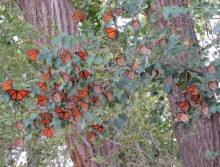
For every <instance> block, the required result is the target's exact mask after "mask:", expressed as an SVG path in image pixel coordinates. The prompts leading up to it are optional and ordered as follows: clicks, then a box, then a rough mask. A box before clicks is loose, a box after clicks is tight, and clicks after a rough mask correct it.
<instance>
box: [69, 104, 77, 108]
mask: <svg viewBox="0 0 220 167" xmlns="http://www.w3.org/2000/svg"><path fill="white" fill-rule="evenodd" d="M68 108H69V109H76V108H77V104H76V103H69V104H68Z"/></svg>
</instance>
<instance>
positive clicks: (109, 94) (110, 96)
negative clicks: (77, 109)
mask: <svg viewBox="0 0 220 167" xmlns="http://www.w3.org/2000/svg"><path fill="white" fill-rule="evenodd" d="M102 95H104V96H105V97H106V98H107V99H108V100H109V101H112V92H110V91H106V92H102Z"/></svg>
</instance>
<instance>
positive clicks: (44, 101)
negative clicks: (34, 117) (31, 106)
mask: <svg viewBox="0 0 220 167" xmlns="http://www.w3.org/2000/svg"><path fill="white" fill-rule="evenodd" d="M37 100H38V102H37V104H39V105H40V106H45V105H46V104H47V96H46V95H37Z"/></svg>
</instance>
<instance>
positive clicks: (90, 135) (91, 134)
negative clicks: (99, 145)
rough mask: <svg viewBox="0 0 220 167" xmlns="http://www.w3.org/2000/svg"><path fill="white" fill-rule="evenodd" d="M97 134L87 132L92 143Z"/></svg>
mask: <svg viewBox="0 0 220 167" xmlns="http://www.w3.org/2000/svg"><path fill="white" fill-rule="evenodd" d="M95 136H96V134H95V133H94V132H89V133H87V139H88V141H89V142H90V143H93V142H94V141H95Z"/></svg>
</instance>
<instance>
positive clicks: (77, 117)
mask: <svg viewBox="0 0 220 167" xmlns="http://www.w3.org/2000/svg"><path fill="white" fill-rule="evenodd" d="M71 112H72V114H73V120H74V121H76V122H80V121H81V119H82V117H83V115H82V113H81V112H80V111H79V110H76V109H73V110H71Z"/></svg>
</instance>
